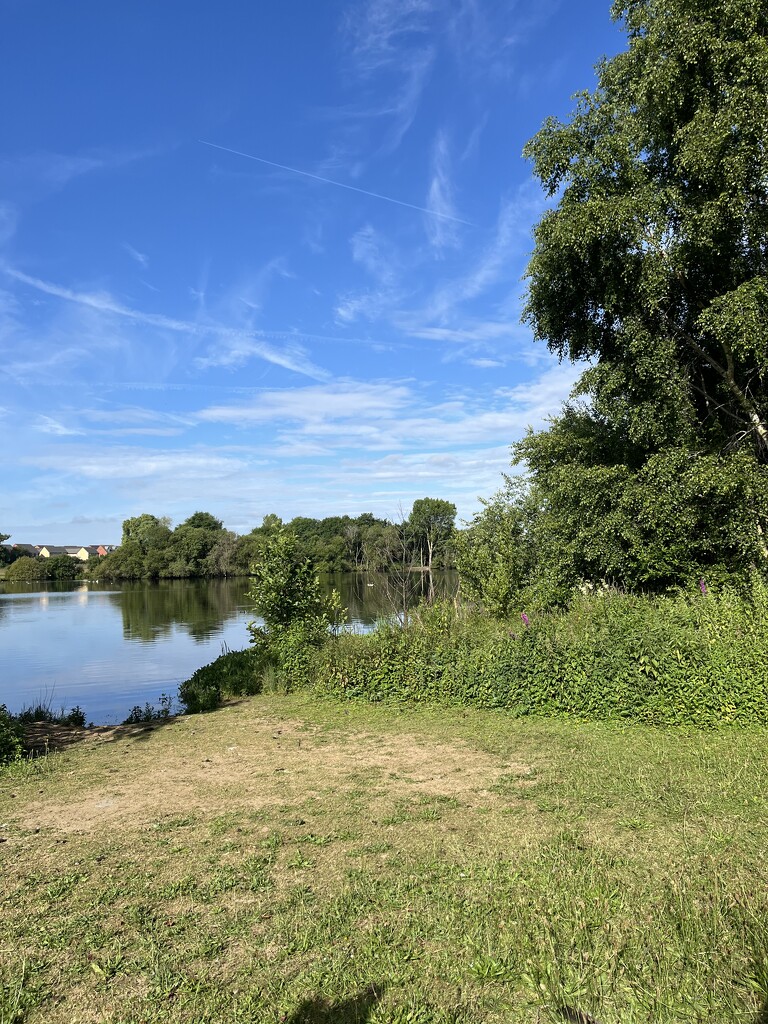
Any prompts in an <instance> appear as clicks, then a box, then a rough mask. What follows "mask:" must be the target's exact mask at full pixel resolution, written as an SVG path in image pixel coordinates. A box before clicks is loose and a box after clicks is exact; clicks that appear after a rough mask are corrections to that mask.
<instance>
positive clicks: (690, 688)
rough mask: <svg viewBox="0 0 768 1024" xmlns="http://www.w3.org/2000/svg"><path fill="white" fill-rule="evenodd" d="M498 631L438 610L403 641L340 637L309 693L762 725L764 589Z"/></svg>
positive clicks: (766, 651) (601, 604)
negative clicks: (317, 691) (313, 688)
mask: <svg viewBox="0 0 768 1024" xmlns="http://www.w3.org/2000/svg"><path fill="white" fill-rule="evenodd" d="M529 622H530V624H529V625H527V626H526V624H525V623H524V621H522V620H518V621H517V622H516V623H515V622H506V623H505V622H500V621H497V620H493V619H491V618H488V617H486V616H483V615H481V614H478V613H471V612H468V611H467V610H466V609H465V610H464V611H458V612H457V611H456V610H455V609H454V608H453V606H451V605H446V604H437V605H435V606H433V607H430V608H424V609H421V610H420V611H419V612H418V613H417V615H416V616H415V617H414V618H413V619H412V622H411V625H410V627H409V628H408V629H400V628H396V627H381V628H380V629H379V630H377V631H376V632H375V633H371V634H368V635H365V636H353V635H349V634H347V635H342V636H341V637H339V638H338V641H337V642H336V643H335V644H333V645H328V646H326V647H325V648H323V649H321V650H320V651H319V652H318V654H317V655H316V656H315V659H314V675H315V678H316V679H317V680H318V682H317V683H316V686H317V687H318V688H319V689H321V690H324V691H328V692H331V693H334V694H337V695H344V696H348V697H363V698H365V699H368V700H374V701H377V700H387V699H396V700H408V701H415V702H423V701H436V702H439V703H448V704H452V703H457V704H466V705H475V706H479V707H502V708H507V709H509V710H511V711H512V712H514V713H515V714H517V715H530V714H536V715H562V714H568V715H576V716H579V717H583V718H592V719H605V718H609V719H610V718H619V719H627V720H629V721H634V722H647V723H654V724H669V725H696V726H713V725H718V724H720V723H724V722H734V723H740V724H747V723H763V724H768V690H766V685H765V684H766V669H765V666H766V665H767V664H768V586H766V584H765V582H764V581H763V580H762V579H761V578H760V577H757V576H755V577H754V578H753V579H752V581H751V583H750V584H749V586H748V587H747V588H746V590H745V591H743V592H740V591H738V590H737V589H735V588H733V587H729V586H724V587H722V588H721V589H713V588H709V592H708V593H707V594H705V595H703V594H701V593H700V592H698V590H697V592H696V594H695V595H693V596H687V595H684V594H679V595H676V596H674V597H672V596H670V597H657V598H647V597H637V596H633V595H630V594H623V593H620V592H616V591H610V590H606V591H604V592H599V591H595V590H592V591H589V590H588V591H587V592H586V593H585V594H579V595H578V596H577V597H576V598H575V599H574V600H573V602H572V604H571V607H570V608H569V609H568V610H567V611H561V612H549V613H542V614H531V616H529Z"/></svg>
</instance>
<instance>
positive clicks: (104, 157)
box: [0, 149, 158, 193]
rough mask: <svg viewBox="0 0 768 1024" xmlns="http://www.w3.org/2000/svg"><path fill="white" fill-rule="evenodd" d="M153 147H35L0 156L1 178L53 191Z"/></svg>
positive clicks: (148, 153) (31, 188) (136, 157)
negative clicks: (66, 149) (32, 150)
mask: <svg viewBox="0 0 768 1024" xmlns="http://www.w3.org/2000/svg"><path fill="white" fill-rule="evenodd" d="M157 152H158V150H156V149H142V150H138V149H137V150H101V151H100V150H94V151H92V152H88V153H53V152H45V151H38V152H35V153H22V154H19V155H16V156H5V157H3V158H2V159H0V182H6V183H8V185H9V186H13V187H15V188H18V187H21V188H22V189H24V190H26V191H32V192H34V191H37V192H43V193H50V192H56V191H58V190H60V189H62V188H64V187H65V186H66V185H68V184H69V183H70V182H71V181H74V180H75V179H76V178H80V177H82V176H83V175H86V174H94V173H96V172H98V171H109V170H116V169H118V168H120V167H124V166H126V165H128V164H131V163H134V162H135V161H138V160H144V159H146V158H148V157H152V156H154V155H156V154H157Z"/></svg>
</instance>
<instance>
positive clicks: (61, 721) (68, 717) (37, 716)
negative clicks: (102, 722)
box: [13, 703, 85, 729]
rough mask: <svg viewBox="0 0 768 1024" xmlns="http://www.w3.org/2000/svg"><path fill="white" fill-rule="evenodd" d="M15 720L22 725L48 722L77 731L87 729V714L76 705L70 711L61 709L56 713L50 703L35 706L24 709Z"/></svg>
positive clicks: (15, 716)
mask: <svg viewBox="0 0 768 1024" xmlns="http://www.w3.org/2000/svg"><path fill="white" fill-rule="evenodd" d="M13 717H14V719H15V720H16V721H17V722H19V723H20V724H21V725H31V724H32V723H34V722H48V723H50V724H52V725H68V726H71V727H73V728H77V729H84V728H85V712H84V711H83V709H82V708H81V707H80V705H79V704H76V705H75V706H74V707H73V708H71V709H70V710H69V711H65V710H64V708H61V710H60V711H54V710H53V708H52V707H51V705H50V704H49V703H40V704H34V705H31V706H30V707H25V708H22V709H21V711H19V713H18V714H17V715H14V716H13Z"/></svg>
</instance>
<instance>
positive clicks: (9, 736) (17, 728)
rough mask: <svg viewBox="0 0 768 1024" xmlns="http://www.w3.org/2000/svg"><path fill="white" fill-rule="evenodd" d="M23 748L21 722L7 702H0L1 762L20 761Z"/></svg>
mask: <svg viewBox="0 0 768 1024" xmlns="http://www.w3.org/2000/svg"><path fill="white" fill-rule="evenodd" d="M22 749H23V748H22V728H21V724H20V723H19V721H18V719H16V718H15V717H14V716H13V715H12V714H11V713H10V711H9V710H8V708H7V707H6V706H5V704H0V764H8V763H9V762H10V761H18V759H19V758H20V757H21V754H22Z"/></svg>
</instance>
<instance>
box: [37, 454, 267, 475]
mask: <svg viewBox="0 0 768 1024" xmlns="http://www.w3.org/2000/svg"><path fill="white" fill-rule="evenodd" d="M26 461H27V462H28V463H29V464H30V465H33V466H36V467H37V468H38V469H46V470H51V469H55V470H58V471H60V472H62V473H70V474H73V475H76V476H81V477H85V478H86V479H90V480H122V481H125V482H131V481H135V480H145V479H147V478H153V477H154V478H160V479H165V480H174V481H176V480H180V481H181V480H193V481H197V482H198V484H199V483H201V482H204V481H212V480H220V479H222V478H225V479H230V478H232V477H234V476H236V475H237V474H238V473H241V472H242V471H243V470H244V469H245V468H246V466H247V460H246V459H244V458H238V457H236V456H233V455H232V454H230V453H229V452H227V451H218V450H217V449H216V448H200V449H186V450H184V451H156V450H151V449H147V448H139V447H119V446H112V447H110V448H109V450H108V451H98V450H94V449H91V448H86V447H81V446H71V447H69V448H67V449H66V450H61V449H59V450H57V451H55V452H50V453H44V454H38V455H33V456H30V457H29V458H28V459H27V460H26Z"/></svg>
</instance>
